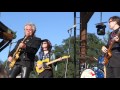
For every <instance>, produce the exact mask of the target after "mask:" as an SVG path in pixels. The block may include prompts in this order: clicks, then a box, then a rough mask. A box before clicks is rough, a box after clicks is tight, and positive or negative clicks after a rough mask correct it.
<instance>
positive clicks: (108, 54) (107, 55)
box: [104, 29, 120, 65]
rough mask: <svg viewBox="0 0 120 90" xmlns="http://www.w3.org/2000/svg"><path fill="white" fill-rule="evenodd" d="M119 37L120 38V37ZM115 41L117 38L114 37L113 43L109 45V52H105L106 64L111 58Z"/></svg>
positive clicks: (119, 33) (119, 34) (119, 32)
mask: <svg viewBox="0 0 120 90" xmlns="http://www.w3.org/2000/svg"><path fill="white" fill-rule="evenodd" d="M116 36H118V37H119V36H120V29H119V31H118V33H117V34H116ZM119 39H120V38H119ZM114 43H115V40H114V39H112V40H111V43H110V45H109V47H108V52H107V53H106V54H105V56H104V65H106V64H107V63H108V61H109V59H110V58H111V57H112V52H111V49H112V47H113V45H114Z"/></svg>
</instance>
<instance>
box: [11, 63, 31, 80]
mask: <svg viewBox="0 0 120 90" xmlns="http://www.w3.org/2000/svg"><path fill="white" fill-rule="evenodd" d="M31 70H32V69H31V68H28V67H23V66H21V65H15V66H14V67H13V69H12V70H11V72H10V74H9V78H16V77H17V75H19V74H20V73H21V78H29V75H30V72H31Z"/></svg>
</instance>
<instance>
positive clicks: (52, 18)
mask: <svg viewBox="0 0 120 90" xmlns="http://www.w3.org/2000/svg"><path fill="white" fill-rule="evenodd" d="M79 14H80V13H79V12H77V17H79ZM114 15H117V16H120V12H102V21H103V22H106V21H108V19H109V17H111V16H114ZM76 20H77V23H79V18H77V19H76ZM0 21H1V22H3V23H4V24H5V25H6V26H8V27H9V28H11V29H12V30H13V31H15V32H17V33H16V35H17V37H16V39H14V40H13V42H15V41H17V40H18V39H20V38H22V37H23V36H24V30H23V29H24V25H25V24H26V23H27V22H32V23H34V24H35V25H36V27H37V31H36V36H37V37H40V38H41V39H49V40H50V41H51V43H52V45H53V46H54V45H55V44H57V45H61V44H62V41H63V39H66V38H68V37H69V34H68V32H67V31H68V29H69V28H71V27H73V25H74V12H1V13H0ZM99 22H100V12H94V14H93V16H92V18H91V19H90V21H89V22H88V27H87V31H88V32H90V33H95V34H97V31H96V26H95V24H96V23H99ZM105 24H106V26H107V27H106V31H107V30H109V28H108V25H107V23H105ZM77 29H79V24H77ZM76 32H77V35H79V33H80V31H79V30H77V31H76ZM73 35H74V33H73V32H72V36H73ZM99 37H100V38H103V36H99ZM0 40H1V39H0ZM14 46H15V43H14V44H12V47H11V50H12V49H13V48H14ZM8 52H9V46H8V47H6V48H5V49H4V50H3V51H2V52H0V60H2V61H4V60H6V59H7V56H8Z"/></svg>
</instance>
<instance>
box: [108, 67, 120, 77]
mask: <svg viewBox="0 0 120 90" xmlns="http://www.w3.org/2000/svg"><path fill="white" fill-rule="evenodd" d="M106 78H120V67H106Z"/></svg>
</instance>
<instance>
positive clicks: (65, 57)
mask: <svg viewBox="0 0 120 90" xmlns="http://www.w3.org/2000/svg"><path fill="white" fill-rule="evenodd" d="M67 58H70V55H69V56H63V57H62V59H67Z"/></svg>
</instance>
